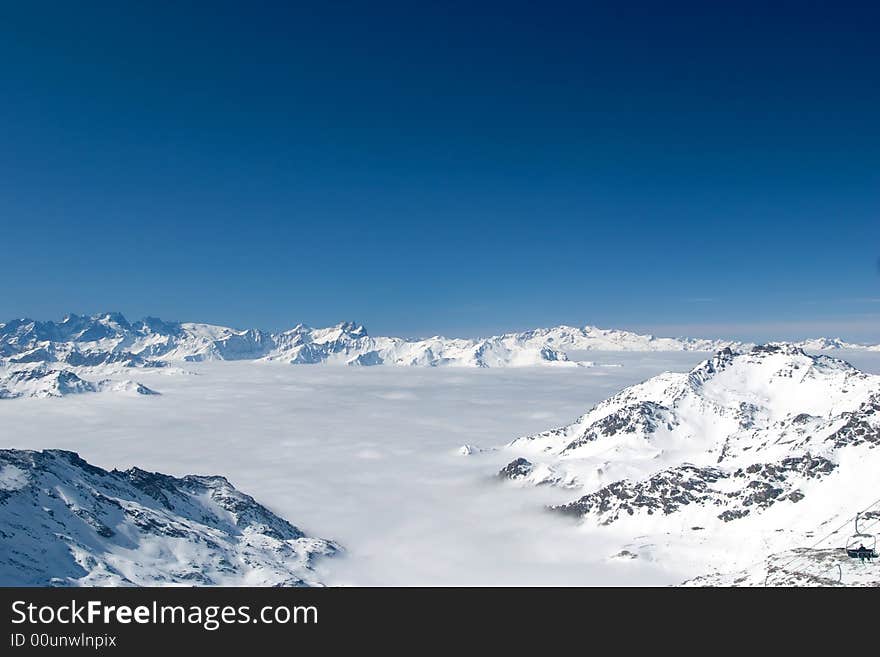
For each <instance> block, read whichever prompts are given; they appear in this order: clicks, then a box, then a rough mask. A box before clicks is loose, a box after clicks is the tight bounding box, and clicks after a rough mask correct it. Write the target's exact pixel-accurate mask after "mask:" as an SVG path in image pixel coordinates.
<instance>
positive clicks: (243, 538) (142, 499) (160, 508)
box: [0, 449, 337, 586]
mask: <svg viewBox="0 0 880 657" xmlns="http://www.w3.org/2000/svg"><path fill="white" fill-rule="evenodd" d="M0 548H2V549H0V582H2V583H3V585H4V586H15V585H19V586H46V585H52V586H72V585H83V586H96V585H98V586H120V585H141V586H147V585H174V584H177V585H186V586H192V585H197V584H198V585H232V586H235V585H253V586H270V585H283V586H307V585H314V584H317V582H316V580H315V576H314V573H313V570H312V561H313V560H314V559H315V558H316V557H317V556H320V555H331V554H333V553H334V552H335V551H336V550H337V546H336V545H335V544H333V543H331V542H328V541H325V540H322V539H316V538H310V537H308V536H306V535H305V534H303V532H302V531H301V530H299V529H298V528H296V527H294V526H293V525H291V524H290V523H289V522H287V521H286V520H284V519H282V518H279V517H278V516H276V515H275V514H273V513H272V512H271V511H269V510H268V509H266V508H265V507H263V506H262V505H260V504H258V503H257V502H256V501H255V500H254V499H253V498H252V497H250V496H249V495H245V494H244V493H241V492H239V491H238V490H236V489H235V488H234V487H233V486H232V484H230V483H229V482H228V481H227V480H226V479H224V478H223V477H204V476H193V475H190V476H186V477H182V478H175V477H170V476H167V475H163V474H158V473H153V472H146V471H144V470H140V469H138V468H131V469H129V470H126V471H124V472H121V471H117V470H113V471H109V472H108V471H106V470H102V469H101V468H97V467H95V466H93V465H90V464H88V463H86V462H85V461H84V460H82V459H81V458H80V457H79V456H78V455H77V454H75V453H73V452H66V451H61V450H44V451H42V452H37V451H26V450H15V449H3V450H0Z"/></svg>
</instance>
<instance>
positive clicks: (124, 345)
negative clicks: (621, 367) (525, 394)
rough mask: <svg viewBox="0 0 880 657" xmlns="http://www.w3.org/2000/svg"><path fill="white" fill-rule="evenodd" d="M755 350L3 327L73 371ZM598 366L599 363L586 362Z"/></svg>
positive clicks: (586, 336) (308, 331)
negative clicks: (232, 363)
mask: <svg viewBox="0 0 880 657" xmlns="http://www.w3.org/2000/svg"><path fill="white" fill-rule="evenodd" d="M798 344H799V345H800V346H803V347H804V348H807V349H809V350H811V351H822V350H829V349H872V350H880V346H875V347H866V346H860V345H853V344H849V343H845V342H843V341H842V340H839V339H836V338H835V339H828V338H820V339H816V340H808V341H805V342H803V343H798ZM752 346H753V345H750V344H743V343H739V342H733V341H729V340H700V339H694V338H657V337H654V336H651V335H639V334H637V333H632V332H629V331H620V330H607V329H600V328H596V327H593V326H584V327H579V328H578V327H571V326H557V327H554V328H543V329H535V330H532V331H525V332H521V333H507V334H504V335H497V336H491V337H487V338H476V339H465V338H445V337H442V336H434V337H431V338H425V339H405V338H399V337H383V336H379V337H374V336H371V335H369V334H368V333H367V331H366V329H365V328H364V327H363V326H361V325H358V324H354V323H352V322H343V323H340V324H337V325H336V326H332V327H328V328H317V329H316V328H310V327H307V326H304V325H298V326H295V327H294V328H292V329H290V330H287V331H282V332H280V333H268V332H265V331H261V330H258V329H242V330H239V329H233V328H229V327H225V326H214V325H211V324H198V323H190V322H184V323H177V322H165V321H162V320H160V319H156V318H154V317H147V318H145V319H142V320H139V321H136V322H129V321H128V320H127V319H126V318H125V317H124V316H122V315H121V314H120V313H102V314H98V315H92V316H81V315H67V316H66V317H64V319H62V320H61V321H60V322H52V321H48V322H40V321H34V320H30V319H17V320H12V321H10V322H7V323H5V324H0V361H2V362H5V363H6V364H7V365H16V364H24V363H31V362H43V363H49V362H51V363H62V364H64V365H68V366H72V367H108V366H116V367H143V368H153V367H163V366H165V365H167V363H168V362H169V361H172V362H198V361H206V360H272V361H281V362H286V363H291V364H317V363H330V364H343V365H354V366H371V365H396V366H415V367H436V366H462V367H511V366H514V367H515V366H533V365H575V364H576V363H573V362H571V361H570V360H569V357H568V355H567V352H569V351H572V352H574V351H597V350H599V351H717V350H719V349H722V348H725V347H730V348H733V349H735V350H746V349H749V348H751V347H752ZM580 364H581V365H590V363H580Z"/></svg>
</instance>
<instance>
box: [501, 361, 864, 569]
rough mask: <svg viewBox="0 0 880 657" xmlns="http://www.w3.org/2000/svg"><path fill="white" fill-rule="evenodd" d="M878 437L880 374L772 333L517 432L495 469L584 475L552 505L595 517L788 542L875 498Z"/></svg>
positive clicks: (706, 535) (543, 477)
mask: <svg viewBox="0 0 880 657" xmlns="http://www.w3.org/2000/svg"><path fill="white" fill-rule="evenodd" d="M878 446H880V376H873V375H867V374H864V373H862V372H860V371H858V370H857V369H855V368H854V367H852V366H851V365H849V364H848V363H846V362H844V361H842V360H838V359H835V358H831V357H829V356H825V355H819V356H816V355H808V354H807V353H805V352H804V351H803V350H802V349H801V348H799V347H796V346H794V345H790V344H770V345H764V346H757V347H754V348H752V349H750V350H748V351H743V352H737V351H734V350H731V349H723V350H721V351H719V352H718V353H717V354H716V355H715V356H713V357H712V358H710V359H708V360H706V361H704V362H703V363H701V364H700V365H699V366H697V367H696V368H694V369H693V370H692V371H690V372H688V373H683V374H673V373H666V374H661V375H659V376H657V377H654V378H652V379H649V380H647V381H645V382H644V383H641V384H638V385H635V386H632V387H629V388H626V389H625V390H623V391H621V392H620V393H618V394H616V395H614V396H613V397H611V398H609V399H607V400H606V401H603V402H601V403H600V404H598V405H596V406H595V407H594V408H592V409H590V410H589V411H588V412H587V413H586V414H584V415H583V416H581V417H580V418H578V419H577V420H576V421H575V422H574V423H572V424H570V425H568V426H564V427H561V428H558V429H553V430H551V431H545V432H542V433H539V434H535V435H530V436H524V437H522V438H518V439H516V440H514V441H513V442H511V443H510V444H508V445H507V446H506V448H505V449H507V450H509V451H510V452H512V453H514V454H515V455H516V457H517V458H516V459H514V460H513V461H512V462H511V463H510V464H508V466H506V467H505V468H504V469H503V470H502V471H501V472H500V473H499V476H501V477H503V478H506V479H511V480H514V481H517V482H520V483H522V484H524V485H538V484H549V485H556V486H558V485H564V486H572V485H575V486H576V487H579V489H580V495H579V496H578V497H576V498H575V499H573V500H571V501H569V502H563V503H560V504H556V505H554V506H553V507H552V508H553V509H555V510H556V511H559V512H562V513H565V514H568V515H571V516H574V517H575V518H577V519H578V520H579V522H581V523H583V524H585V525H588V526H592V527H596V528H598V527H603V526H604V527H608V526H614V527H615V528H617V529H618V530H619V531H620V532H622V533H623V534H626V533H627V532H631V533H633V534H635V533H638V534H640V535H652V532H656V533H659V534H662V535H665V536H669V535H677V536H679V538H680V539H681V540H683V541H685V543H687V542H688V541H689V540H691V539H693V540H694V541H698V542H701V543H704V542H707V541H708V542H712V541H713V540H716V539H717V540H720V537H725V536H726V537H728V538H733V537H734V536H738V537H739V538H738V541H739V545H740V546H742V545H743V544H745V543H747V542H748V539H747V537H748V536H750V535H751V536H752V537H753V538H754V539H755V540H758V538H759V537H760V541H761V545H762V549H765V550H766V549H774V550H776V551H780V552H782V551H784V550H785V549H790V548H791V545H792V543H794V545H799V544H802V543H803V542H804V541H805V540H806V539H807V538H808V537H809V536H810V532H812V531H813V530H814V529H815V528H816V527H817V526H825V525H827V524H828V523H829V522H831V521H833V520H835V519H839V518H846V517H847V516H851V515H852V514H853V513H854V512H855V511H857V510H859V509H860V508H861V507H860V505H863V504H866V503H867V500H868V498H870V497H871V495H870V493H871V492H875V491H874V489H873V488H872V486H873V482H874V481H876V473H877V472H878V470H880V449H876V448H877V447H878ZM873 497H876V495H874V496H873ZM768 526H773V527H774V529H773V530H772V533H765V532H768V531H770V530H768V529H767V527H768ZM780 528H781V529H780ZM844 539H845V530H842V531H841V533H840V534H839V535H837V536H834V537H832V538H831V539H830V540H831V541H832V542H833V543H834V545H835V546H836V547H839V545H838V544H839V543H840V542H841V541H843V540H844ZM665 540H667V541H668V540H669V539H665ZM819 547H828V546H819Z"/></svg>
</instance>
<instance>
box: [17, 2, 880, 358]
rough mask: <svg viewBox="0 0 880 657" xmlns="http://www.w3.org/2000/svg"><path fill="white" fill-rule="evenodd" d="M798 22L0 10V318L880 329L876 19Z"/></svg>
mask: <svg viewBox="0 0 880 657" xmlns="http://www.w3.org/2000/svg"><path fill="white" fill-rule="evenodd" d="M768 4H772V5H773V6H772V7H767V6H765V5H768ZM822 4H824V7H823V6H822ZM822 4H820V3H812V2H805V1H800V2H774V3H763V2H762V3H755V4H749V3H741V2H737V3H712V2H699V3H693V4H682V3H676V2H656V3H644V4H643V3H620V2H608V3H590V2H579V3H571V4H565V3H554V2H546V3H535V2H529V3H519V2H505V3H503V4H497V5H496V4H480V3H473V2H461V3H456V2H442V3H441V2H437V3H434V2H417V3H412V2H408V3H399V4H387V3H381V2H363V3H350V2H332V3H331V2H314V3H280V2H279V3H263V2H249V3H242V2H237V3H232V2H229V3H225V2H210V3H209V2H204V3H188V2H174V3H170V2H168V3H165V2H149V3H148V2H143V3H134V2H131V3H129V2H112V3H111V2H107V3H93V2H76V3H72V2H61V1H58V2H33V3H4V5H3V7H2V9H0V71H2V74H0V75H2V78H0V79H2V100H0V186H2V187H0V190H2V191H0V243H2V245H3V249H2V260H0V262H2V268H3V273H4V275H3V282H4V284H3V286H2V291H0V318H3V319H6V318H11V317H19V316H32V317H38V318H53V317H59V316H61V315H62V314H64V313H65V312H97V311H103V310H119V311H122V312H124V313H125V314H127V315H131V316H133V317H140V316H143V315H145V314H150V315H158V316H161V317H163V318H166V319H178V320H198V321H210V322H216V323H223V324H231V325H237V326H259V327H263V328H269V329H275V328H280V327H287V326H291V325H293V324H295V323H297V322H305V323H309V324H313V325H323V324H328V323H335V322H337V321H340V320H342V319H353V320H357V321H360V322H362V323H364V324H366V325H367V327H368V329H369V330H370V331H371V332H373V333H376V334H379V333H385V334H388V333H391V334H404V335H423V334H433V333H437V332H440V333H445V334H450V335H473V334H484V333H494V332H497V331H500V330H513V329H520V328H526V327H532V326H537V325H549V324H556V323H573V324H583V323H592V324H597V325H600V326H614V327H625V328H634V329H639V330H651V331H655V332H658V333H661V334H666V333H669V334H696V335H707V336H708V335H728V336H736V337H744V338H754V339H759V338H774V337H803V336H806V335H817V334H840V335H842V336H844V337H847V338H850V339H860V340H875V341H880V275H878V274H880V270H878V256H880V39H878V37H877V35H878V33H880V9H877V4H876V3H866V2H863V3H858V4H852V5H849V6H846V4H845V3H839V2H835V3H831V2H827V3H822ZM872 4H873V8H872V7H871V6H870V5H872ZM138 5H139V7H138ZM722 5H723V6H722Z"/></svg>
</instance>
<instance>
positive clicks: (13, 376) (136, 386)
mask: <svg viewBox="0 0 880 657" xmlns="http://www.w3.org/2000/svg"><path fill="white" fill-rule="evenodd" d="M84 392H118V393H130V394H136V395H158V394H159V393H158V392H156V391H155V390H151V389H150V388H148V387H147V386H145V385H143V384H142V383H138V382H136V381H131V380H122V381H118V380H111V379H101V380H99V381H95V382H93V381H87V380H85V379H82V378H80V376H79V375H78V374H77V373H76V372H74V371H72V370H70V369H64V368H55V367H53V366H52V365H50V364H47V363H40V362H37V363H29V364H28V365H24V366H16V367H11V368H8V369H7V370H6V371H3V370H0V399H17V398H20V397H37V398H46V397H64V396H66V395H74V394H79V393H84Z"/></svg>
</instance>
